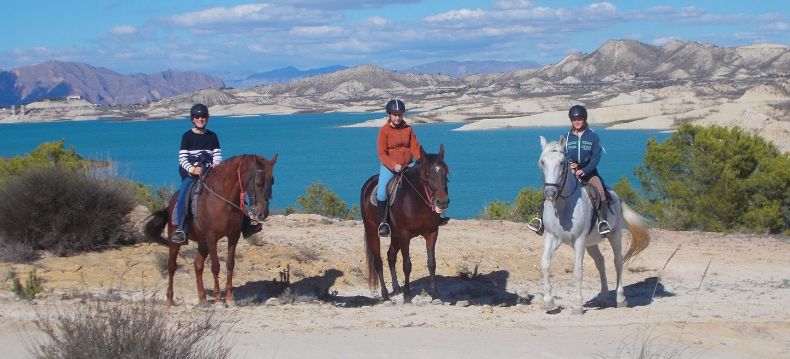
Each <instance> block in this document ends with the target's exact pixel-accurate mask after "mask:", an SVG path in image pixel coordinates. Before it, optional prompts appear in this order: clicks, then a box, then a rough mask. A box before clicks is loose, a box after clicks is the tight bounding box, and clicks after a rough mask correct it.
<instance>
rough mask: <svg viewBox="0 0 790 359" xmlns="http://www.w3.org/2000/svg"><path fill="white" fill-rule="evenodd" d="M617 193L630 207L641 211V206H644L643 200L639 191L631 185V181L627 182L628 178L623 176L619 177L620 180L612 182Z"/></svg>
mask: <svg viewBox="0 0 790 359" xmlns="http://www.w3.org/2000/svg"><path fill="white" fill-rule="evenodd" d="M612 189H614V191H615V192H617V195H618V196H619V197H620V200H621V201H623V202H625V203H628V205H629V206H631V208H633V209H634V210H635V211H637V212H642V208H643V207H644V201H643V200H642V197H641V196H640V195H639V192H637V191H636V189H634V187H632V186H631V182H628V179H627V178H625V176H623V177H622V178H620V181H618V182H617V183H615V184H614V186H613V188H612Z"/></svg>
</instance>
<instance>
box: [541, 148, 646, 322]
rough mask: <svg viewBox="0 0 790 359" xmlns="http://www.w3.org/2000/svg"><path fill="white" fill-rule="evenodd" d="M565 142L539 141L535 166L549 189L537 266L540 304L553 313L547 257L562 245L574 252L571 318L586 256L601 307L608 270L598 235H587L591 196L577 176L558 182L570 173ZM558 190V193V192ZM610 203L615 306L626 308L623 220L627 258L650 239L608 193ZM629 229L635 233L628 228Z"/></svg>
mask: <svg viewBox="0 0 790 359" xmlns="http://www.w3.org/2000/svg"><path fill="white" fill-rule="evenodd" d="M564 142H565V138H564V137H562V138H561V139H560V141H559V142H549V143H547V142H546V139H545V138H543V136H541V138H540V144H541V148H542V150H543V152H542V154H541V156H540V161H539V162H538V166H539V167H540V169H541V170H542V172H543V178H544V183H545V184H546V187H547V189H544V201H545V202H544V211H543V226H544V228H545V234H544V250H543V257H542V258H541V267H542V272H543V290H544V292H543V303H544V307H545V308H546V309H547V310H551V309H554V297H553V295H552V294H551V281H550V275H549V273H550V268H551V257H552V256H553V255H554V252H556V250H557V248H559V247H560V244H561V243H566V244H568V245H570V246H572V247H573V248H574V253H575V258H576V263H575V265H574V267H573V276H574V279H575V280H576V284H577V288H578V294H577V298H576V307H575V308H574V313H582V312H583V309H582V307H583V296H582V291H581V287H582V277H583V266H582V264H583V261H584V252H585V251H586V252H587V253H588V254H590V256H591V257H592V258H593V261H594V262H595V266H596V268H597V269H598V273H599V275H600V278H601V291H600V293H599V294H598V297H597V299H598V301H599V302H600V301H603V303H598V304H605V301H606V297H607V294H608V286H607V281H606V271H605V268H604V261H603V255H602V254H601V251H600V249H599V248H598V244H599V243H601V242H602V241H603V238H602V237H601V235H599V234H598V232H597V231H591V229H592V228H593V227H592V226H591V224H592V218H593V215H594V213H595V209H594V208H593V207H592V204H591V201H590V198H589V196H588V195H587V193H586V191H583V190H582V186H581V184H579V183H577V179H576V177H575V176H574V175H573V173H572V172H568V173H567V178H566V179H565V182H564V183H563V182H562V176H563V172H564V171H568V170H567V169H566V167H565V155H564ZM552 186H556V187H557V188H556V195H554V196H551V197H549V198H545V197H546V196H549V194H551V189H550V188H548V187H552ZM560 187H562V188H560ZM609 193H610V195H611V199H612V201H611V202H610V207H611V212H610V213H613V214H614V215H609V220H608V222H609V225H610V227H611V228H612V231H611V233H609V235H608V236H607V239H608V241H609V243H610V244H611V246H612V252H613V253H614V264H615V272H616V273H617V289H616V293H617V306H618V307H620V306H624V305H626V300H625V294H624V291H623V280H622V272H623V254H622V228H623V225H622V223H623V220H625V222H626V223H627V224H628V226H629V231H630V232H631V235H632V237H633V241H632V244H631V248H629V251H628V254H629V256H630V257H632V256H635V255H636V254H638V253H639V252H640V251H641V250H642V249H644V248H645V247H646V246H647V244H648V243H649V239H650V238H649V236H648V235H647V228H646V227H645V221H644V218H642V217H641V216H639V215H638V214H637V213H636V212H633V211H632V210H630V208H627V207H626V208H625V210H626V211H627V212H628V213H627V215H626V216H625V217H623V209H622V208H621V203H620V198H619V197H618V196H617V194H616V193H615V192H614V191H609ZM632 227H633V228H632Z"/></svg>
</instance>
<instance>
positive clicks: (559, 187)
mask: <svg viewBox="0 0 790 359" xmlns="http://www.w3.org/2000/svg"><path fill="white" fill-rule="evenodd" d="M552 152H560V151H558V150H553V151H552ZM563 157H564V155H563ZM563 169H564V171H563V172H562V177H561V178H560V182H559V183H553V182H543V186H544V187H546V186H553V187H556V188H557V190H558V192H557V197H559V198H562V199H568V198H570V196H572V195H573V194H574V193H576V187H577V186H578V185H579V183H578V181H576V182H575V183H574V184H575V186H574V187H573V191H571V193H569V194H568V195H567V196H565V197H563V196H562V192H563V190H564V189H565V184H566V183H567V181H568V172H570V169H569V168H568V163H567V162H565V161H564V160H563ZM544 177H545V175H544Z"/></svg>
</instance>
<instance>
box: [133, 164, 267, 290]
mask: <svg viewBox="0 0 790 359" xmlns="http://www.w3.org/2000/svg"><path fill="white" fill-rule="evenodd" d="M276 162H277V154H275V155H274V157H272V159H271V160H267V159H266V158H264V157H261V156H256V155H240V156H235V157H231V158H229V159H227V160H225V161H223V162H222V163H220V165H219V166H217V167H216V168H213V169H211V170H210V171H209V172H208V173H207V174H206V175H205V177H204V181H203V188H202V189H201V191H200V196H198V199H197V201H198V203H197V206H193V208H195V207H196V208H197V214H196V215H195V216H194V217H193V218H192V221H191V223H190V225H189V232H188V233H189V239H191V240H193V241H195V242H197V244H198V254H197V256H196V257H195V263H194V266H195V280H196V281H197V291H198V298H199V300H200V301H201V302H205V301H206V291H205V289H204V288H203V267H204V265H205V261H206V257H207V256H211V274H213V276H214V300H215V303H220V302H221V296H220V289H219V257H218V256H217V243H218V242H219V240H220V239H221V238H222V237H227V238H228V258H227V260H226V267H227V271H228V273H227V280H226V281H225V299H226V300H227V301H230V302H232V301H233V300H234V298H233V268H234V266H235V265H236V244H237V243H238V242H239V236H240V235H241V227H242V220H243V218H244V216H245V215H247V216H249V217H250V218H253V219H255V220H257V221H263V220H264V219H266V217H267V216H268V215H269V200H270V199H271V197H272V186H273V185H274V175H273V170H274V164H275V163H276ZM177 195H178V194H177V193H176V194H175V195H173V198H171V199H170V204H169V205H168V206H167V208H164V209H162V210H159V211H157V212H156V213H154V214H152V215H151V217H152V218H151V219H150V220H149V221H148V222H147V223H146V224H145V234H146V235H147V236H148V237H149V238H150V239H153V240H154V241H157V242H160V243H165V244H167V245H168V246H169V247H170V258H169V260H168V263H167V272H168V279H167V304H168V305H172V304H173V303H174V302H173V275H174V274H175V272H176V257H177V256H178V251H179V249H180V247H181V245H182V244H175V243H172V242H170V241H169V240H166V239H164V238H162V237H161V234H162V230H163V229H164V228H165V226H167V238H172V235H173V232H174V231H175V228H174V226H173V224H172V220H171V218H172V215H173V211H174V209H175V204H176V199H177ZM245 196H246V197H247V198H248V199H249V202H248V203H245V202H247V201H245V200H244V198H245ZM185 243H188V242H185Z"/></svg>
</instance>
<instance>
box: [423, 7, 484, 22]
mask: <svg viewBox="0 0 790 359" xmlns="http://www.w3.org/2000/svg"><path fill="white" fill-rule="evenodd" d="M486 14H487V13H486V11H485V10H483V9H460V10H450V11H447V12H443V13H441V14H436V15H432V16H428V17H426V18H425V21H427V22H443V21H464V20H469V19H480V18H483V17H484V16H485V15H486Z"/></svg>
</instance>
